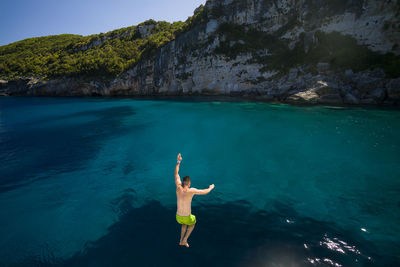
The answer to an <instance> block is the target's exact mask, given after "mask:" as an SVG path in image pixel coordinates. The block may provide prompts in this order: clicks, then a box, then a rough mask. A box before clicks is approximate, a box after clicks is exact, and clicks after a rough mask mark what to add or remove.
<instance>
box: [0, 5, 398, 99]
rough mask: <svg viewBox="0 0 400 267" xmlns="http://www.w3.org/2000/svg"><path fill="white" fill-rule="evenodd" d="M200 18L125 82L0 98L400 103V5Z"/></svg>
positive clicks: (24, 87)
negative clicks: (191, 97) (230, 98)
mask: <svg viewBox="0 0 400 267" xmlns="http://www.w3.org/2000/svg"><path fill="white" fill-rule="evenodd" d="M198 12H202V15H203V16H204V17H205V18H206V19H205V20H203V21H202V22H201V23H199V24H198V25H195V27H193V28H192V29H190V30H189V31H187V32H185V33H183V34H181V35H180V36H179V37H177V38H176V39H175V40H173V41H171V42H168V43H167V44H165V45H163V46H162V47H160V48H159V49H158V50H157V51H156V52H155V53H153V54H152V55H150V56H148V57H146V58H143V59H141V60H140V61H139V62H138V63H137V64H135V66H133V67H132V68H130V69H129V70H127V71H125V72H124V73H123V74H122V75H120V76H118V77H115V78H113V79H110V80H107V81H104V80H99V79H90V78H87V77H84V76H82V77H61V78H57V79H51V80H48V81H41V80H40V79H36V78H35V79H33V78H27V79H19V80H12V81H1V83H0V92H2V93H3V94H9V95H60V96H61V95H66V96H93V95H104V96H114V95H123V96H143V95H146V96H149V95H234V96H249V97H256V98H260V99H266V100H277V101H289V102H290V101H291V102H309V103H344V104H380V103H400V78H399V71H400V65H399V63H400V56H399V55H400V47H399V43H400V34H399V33H400V19H399V17H400V16H399V14H400V1H395V0H280V1H277V0H209V1H207V2H206V4H205V6H204V7H200V8H198V9H197V10H195V13H198ZM147 27H151V25H150V26H147ZM142 30H143V31H145V32H143V33H142V34H144V35H146V34H148V33H147V31H146V29H142ZM93 45H100V44H93Z"/></svg>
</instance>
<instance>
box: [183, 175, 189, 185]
mask: <svg viewBox="0 0 400 267" xmlns="http://www.w3.org/2000/svg"><path fill="white" fill-rule="evenodd" d="M182 186H183V187H185V186H187V187H190V177H189V176H185V177H183V180H182Z"/></svg>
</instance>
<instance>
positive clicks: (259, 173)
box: [0, 97, 400, 266]
mask: <svg viewBox="0 0 400 267" xmlns="http://www.w3.org/2000/svg"><path fill="white" fill-rule="evenodd" d="M399 137H400V111H398V110H388V109H365V108H351V109H350V108H333V107H295V106H289V105H283V104H282V105H279V104H267V103H249V102H220V101H190V100H186V101H171V100H170V101H166V100H155V101H150V100H132V99H102V98H82V99H79V98H69V99H68V98H11V97H9V98H0V162H1V165H0V237H1V238H0V265H5V266H11V265H14V264H15V265H17V266H19V265H22V266H35V265H40V266H46V265H49V266H51V265H65V266H178V264H179V265H181V264H184V265H188V266H303V265H304V266H307V265H316V266H330V265H331V266H341V265H342V266H369V265H371V266H388V265H390V264H392V265H396V264H398V263H399V262H400V257H399V255H400V138H399ZM179 152H181V153H182V156H183V163H182V165H181V172H180V173H181V176H184V175H190V176H191V177H192V186H194V187H197V188H204V187H207V186H208V185H209V184H211V183H214V184H215V186H216V187H215V190H214V191H213V192H212V193H211V194H209V195H206V196H196V197H195V199H194V201H193V209H192V212H193V214H195V215H196V217H197V225H196V227H195V229H194V232H193V234H192V236H191V238H190V240H189V241H190V244H191V247H190V248H189V249H187V248H183V247H179V246H178V245H177V243H178V239H179V237H178V234H179V231H180V226H179V225H178V224H177V223H176V221H175V212H176V196H175V184H174V176H173V171H174V167H175V162H176V155H177V154H178V153H179Z"/></svg>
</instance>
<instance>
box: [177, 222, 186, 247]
mask: <svg viewBox="0 0 400 267" xmlns="http://www.w3.org/2000/svg"><path fill="white" fill-rule="evenodd" d="M187 228H188V226H187V225H186V224H182V229H181V239H180V241H179V245H184V244H183V243H182V240H183V238H184V236H185V233H186V229H187Z"/></svg>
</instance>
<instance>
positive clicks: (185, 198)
mask: <svg viewBox="0 0 400 267" xmlns="http://www.w3.org/2000/svg"><path fill="white" fill-rule="evenodd" d="M181 161H182V156H181V153H179V154H178V160H177V162H176V167H175V184H176V197H177V199H178V201H177V206H178V208H177V211H176V221H177V222H178V223H180V224H182V230H181V239H180V241H179V245H181V246H186V247H189V244H188V242H187V240H188V238H189V236H190V234H191V233H192V231H193V228H194V225H195V223H196V216H194V215H192V214H191V212H192V208H191V206H192V198H193V196H194V195H206V194H208V193H210V192H211V190H213V189H214V184H212V185H210V186H209V187H208V189H203V190H199V189H196V188H193V187H192V188H190V177H189V176H185V177H183V182H181V177H180V176H179V165H180V163H181Z"/></svg>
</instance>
